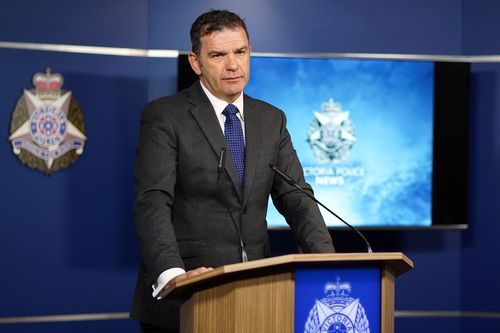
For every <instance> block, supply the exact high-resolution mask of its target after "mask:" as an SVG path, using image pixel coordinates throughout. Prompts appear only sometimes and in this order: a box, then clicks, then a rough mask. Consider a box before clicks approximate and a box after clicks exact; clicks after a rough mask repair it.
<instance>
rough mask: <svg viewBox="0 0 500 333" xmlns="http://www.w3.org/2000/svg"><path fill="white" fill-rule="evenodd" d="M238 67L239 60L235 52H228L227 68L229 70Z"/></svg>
mask: <svg viewBox="0 0 500 333" xmlns="http://www.w3.org/2000/svg"><path fill="white" fill-rule="evenodd" d="M237 68H238V60H237V59H236V56H235V55H234V54H228V56H227V58H226V69H227V70H229V71H234V70H236V69H237Z"/></svg>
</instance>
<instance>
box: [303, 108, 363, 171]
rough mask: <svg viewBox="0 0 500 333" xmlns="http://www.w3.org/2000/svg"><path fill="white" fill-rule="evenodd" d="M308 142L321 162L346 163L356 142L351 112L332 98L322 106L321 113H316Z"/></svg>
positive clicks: (310, 127) (310, 126)
mask: <svg viewBox="0 0 500 333" xmlns="http://www.w3.org/2000/svg"><path fill="white" fill-rule="evenodd" d="M307 141H308V142H309V146H310V147H311V150H312V152H313V154H314V156H315V157H316V159H317V160H318V161H319V162H334V163H338V162H342V161H344V160H345V159H346V158H347V155H348V153H349V151H350V150H351V149H352V146H353V145H354V143H355V142H356V135H355V133H354V126H353V124H352V121H351V120H350V119H349V112H347V111H342V108H341V105H340V104H339V103H335V102H334V101H333V99H332V98H330V99H329V100H328V102H325V103H323V104H322V105H321V112H317V111H315V112H314V118H313V120H312V122H311V124H310V125H309V131H308V140H307Z"/></svg>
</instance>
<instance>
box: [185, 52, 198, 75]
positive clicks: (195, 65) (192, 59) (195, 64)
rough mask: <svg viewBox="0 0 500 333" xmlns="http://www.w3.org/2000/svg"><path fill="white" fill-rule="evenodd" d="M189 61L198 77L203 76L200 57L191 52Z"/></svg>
mask: <svg viewBox="0 0 500 333" xmlns="http://www.w3.org/2000/svg"><path fill="white" fill-rule="evenodd" d="M188 60H189V64H190V65H191V68H192V69H193V71H194V72H195V73H196V75H198V76H199V75H201V66H200V61H199V60H198V56H197V55H196V53H194V52H189V54H188Z"/></svg>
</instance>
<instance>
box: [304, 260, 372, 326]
mask: <svg viewBox="0 0 500 333" xmlns="http://www.w3.org/2000/svg"><path fill="white" fill-rule="evenodd" d="M380 285H381V276H380V267H378V266H375V265H368V266H361V267H360V266H356V267H354V266H349V265H342V266H335V267H329V268H325V267H315V266H299V267H298V268H296V269H295V320H294V321H295V322H294V324H295V333H299V332H300V333H302V332H304V333H379V332H380V316H381V313H380V304H381V290H380Z"/></svg>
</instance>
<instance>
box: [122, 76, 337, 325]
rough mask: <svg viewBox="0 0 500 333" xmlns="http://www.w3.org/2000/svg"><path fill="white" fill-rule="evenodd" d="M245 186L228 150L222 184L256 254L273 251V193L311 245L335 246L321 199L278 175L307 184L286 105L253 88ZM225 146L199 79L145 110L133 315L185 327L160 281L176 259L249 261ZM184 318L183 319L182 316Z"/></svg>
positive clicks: (247, 105) (180, 263) (192, 264)
mask: <svg viewBox="0 0 500 333" xmlns="http://www.w3.org/2000/svg"><path fill="white" fill-rule="evenodd" d="M243 114H244V124H245V142H246V158H245V186H244V188H245V190H244V191H245V193H241V192H240V186H239V179H238V175H237V173H236V169H235V167H234V164H233V161H232V158H231V156H230V154H229V151H227V152H228V153H227V154H228V155H227V159H226V163H225V170H224V172H223V174H222V175H221V180H220V182H221V187H222V192H223V193H224V196H225V198H226V201H227V203H228V205H229V207H230V210H231V211H232V214H233V216H234V219H235V221H236V223H237V224H240V226H239V227H240V230H241V234H242V238H243V241H244V242H245V244H246V247H247V253H248V258H249V260H255V259H261V258H264V257H266V256H267V254H268V253H267V252H268V249H267V246H266V244H267V243H268V239H267V237H268V236H267V226H266V211H267V205H268V198H269V194H271V196H272V199H273V201H274V204H275V205H276V207H277V209H278V210H279V211H280V212H281V213H282V214H283V215H284V216H285V218H286V220H287V223H288V224H289V225H290V227H291V230H292V233H293V235H294V237H295V240H296V241H297V242H298V245H299V246H300V247H301V248H302V250H303V251H304V252H333V251H334V249H333V245H332V241H331V238H330V235H329V233H328V230H327V228H326V227H325V224H324V221H323V218H322V217H321V214H320V212H319V209H318V207H317V205H316V204H315V203H314V202H313V201H312V200H311V199H309V198H307V197H306V196H305V195H304V194H302V193H300V192H298V191H295V190H294V189H293V188H292V187H291V186H290V185H288V184H287V183H285V182H284V181H282V180H281V179H280V178H277V177H276V176H275V174H274V173H273V171H272V170H271V169H270V168H269V164H273V165H276V166H277V167H278V168H279V169H281V170H283V171H284V172H285V173H287V174H289V175H291V176H292V177H293V178H294V179H296V180H298V183H299V184H300V185H301V186H302V187H304V188H307V189H310V187H309V185H307V184H306V183H305V181H304V176H303V172H302V167H301V165H300V162H299V160H298V158H297V155H296V153H295V150H294V148H293V146H292V142H291V140H290V135H289V133H288V131H287V129H286V119H285V115H284V113H283V112H282V111H281V110H279V109H277V108H275V107H274V106H272V105H270V104H267V103H264V102H262V101H259V100H256V99H253V98H251V97H249V96H246V95H245V96H244V113H243ZM222 147H226V148H227V146H226V141H225V139H224V134H223V132H222V130H221V128H220V125H219V122H218V120H217V117H216V115H215V112H214V110H213V107H212V105H211V104H210V101H209V100H208V98H207V96H206V95H205V94H204V92H203V90H202V88H201V85H200V83H199V82H197V83H195V84H194V85H193V86H192V87H191V88H189V89H186V90H183V91H181V92H179V93H177V94H176V95H173V96H169V97H164V98H160V99H158V100H155V101H153V102H151V103H149V104H147V105H146V107H145V108H144V111H143V113H142V117H141V129H140V139H139V145H138V148H137V156H136V166H135V177H136V192H137V198H136V203H135V226H136V230H137V234H138V237H139V243H140V248H141V255H142V258H143V262H142V264H141V268H140V272H139V276H138V281H137V287H136V293H135V297H134V303H133V308H132V312H131V316H132V317H133V318H135V319H138V320H140V321H142V322H147V323H151V324H155V325H159V326H166V327H172V326H176V325H177V323H176V321H177V320H178V318H175V317H177V316H178V314H176V313H175V311H176V309H177V307H178V304H176V302H175V300H171V301H157V300H155V299H153V297H152V296H151V293H152V289H151V286H152V285H153V284H154V283H155V282H156V280H157V278H158V276H159V274H161V273H162V272H163V271H165V270H166V269H169V268H172V267H182V268H185V269H186V270H190V269H193V268H196V267H200V266H207V267H208V266H210V267H218V266H222V265H226V264H230V263H236V262H240V261H241V250H240V246H239V244H240V242H239V235H238V231H237V229H236V228H235V226H234V225H233V222H232V221H231V218H230V215H229V214H228V211H227V208H226V206H225V205H224V202H223V201H222V200H221V194H220V191H219V189H218V185H217V178H218V173H217V165H218V159H219V154H220V151H221V148H222ZM174 318H175V319H174Z"/></svg>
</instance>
